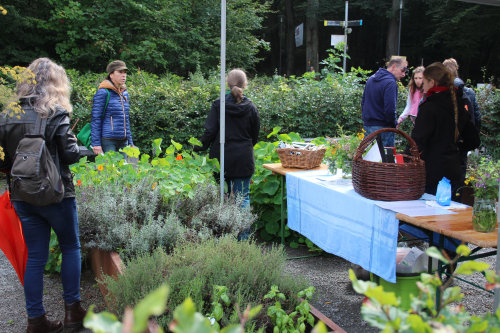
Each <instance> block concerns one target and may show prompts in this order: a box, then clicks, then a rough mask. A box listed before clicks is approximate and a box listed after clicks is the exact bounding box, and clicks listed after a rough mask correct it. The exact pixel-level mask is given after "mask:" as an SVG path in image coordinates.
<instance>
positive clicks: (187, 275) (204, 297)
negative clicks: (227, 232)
mask: <svg viewBox="0 0 500 333" xmlns="http://www.w3.org/2000/svg"><path fill="white" fill-rule="evenodd" d="M285 260H286V258H285V253H284V251H283V250H282V249H281V248H275V247H272V248H263V247H261V246H258V245H257V244H255V243H254V242H252V241H248V242H247V241H245V242H238V241H236V240H235V239H234V238H233V237H223V238H220V239H218V240H216V239H210V240H208V241H205V242H203V243H192V242H187V243H184V244H182V245H180V246H178V247H176V248H175V250H174V252H173V253H172V254H171V255H167V254H166V253H165V252H163V251H162V250H157V251H155V252H154V253H152V254H145V255H141V256H139V257H137V258H135V259H132V260H129V261H128V262H127V264H126V268H125V270H124V273H123V275H122V276H120V277H119V278H118V279H117V280H115V279H113V278H110V277H109V278H106V280H105V282H106V284H107V287H108V288H109V291H110V295H113V297H112V301H113V309H112V310H113V311H114V312H115V313H122V312H123V309H124V308H125V306H126V305H133V304H136V303H137V302H138V301H139V300H140V299H141V298H143V297H144V296H146V295H147V293H149V292H151V291H152V290H154V289H155V288H157V287H158V286H159V285H160V283H161V282H160V281H162V279H163V281H162V282H164V283H166V284H168V285H169V286H170V290H171V292H170V296H169V300H168V309H174V308H175V307H176V306H177V305H179V304H181V303H182V302H183V301H184V299H185V298H187V297H190V298H191V299H193V301H194V303H195V304H196V308H197V309H199V311H200V312H202V313H209V312H210V311H211V308H210V305H211V295H212V293H213V288H214V286H216V285H220V286H226V287H227V288H228V296H229V297H230V299H231V303H232V304H239V305H240V308H244V307H246V305H248V304H251V305H256V304H260V303H261V302H262V300H263V297H264V295H266V294H267V293H268V291H269V290H270V289H271V286H272V285H276V286H278V288H279V290H280V291H281V292H282V293H283V294H285V295H286V299H287V301H286V302H283V307H284V308H286V309H293V308H294V307H295V306H296V305H297V304H298V300H297V298H296V295H297V293H298V292H299V291H300V290H303V289H305V287H306V282H305V280H304V279H303V278H300V277H293V278H292V277H291V276H289V275H285V274H284V273H283V265H284V261H285ZM285 303H286V304H285ZM269 305H270V303H267V304H264V308H267V307H268V306H269ZM263 312H264V313H265V311H263ZM232 315H233V312H231V311H228V312H227V313H225V315H224V318H223V319H222V320H221V324H223V326H226V325H227V324H228V323H229V322H230V321H231V320H230V318H231V317H232ZM171 319H172V313H171V311H170V312H167V316H166V317H163V318H160V319H159V322H160V323H161V324H162V326H165V325H166V324H167V323H168V322H170V320H171ZM259 320H263V319H262V318H260V319H259ZM258 326H259V327H260V325H258Z"/></svg>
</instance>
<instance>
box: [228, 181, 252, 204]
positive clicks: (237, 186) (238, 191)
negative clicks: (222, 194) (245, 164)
mask: <svg viewBox="0 0 500 333" xmlns="http://www.w3.org/2000/svg"><path fill="white" fill-rule="evenodd" d="M250 178H251V177H247V178H227V179H226V181H227V186H228V189H229V192H230V193H231V194H235V195H237V196H239V197H242V198H243V201H242V202H241V207H242V208H246V207H249V206H250Z"/></svg>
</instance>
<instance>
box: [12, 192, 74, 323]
mask: <svg viewBox="0 0 500 333" xmlns="http://www.w3.org/2000/svg"><path fill="white" fill-rule="evenodd" d="M13 204H14V209H15V210H16V213H17V215H18V216H19V219H20V220H21V224H22V228H23V233H24V239H25V241H26V246H27V248H28V261H27V263H26V272H25V273H24V297H25V299H26V311H27V312H28V317H31V318H33V317H39V316H42V315H44V314H45V309H44V308H43V302H42V301H43V271H44V268H45V265H46V263H47V259H48V256H49V241H50V229H51V228H52V229H54V232H55V233H56V235H57V240H58V241H59V247H60V248H61V252H62V263H61V279H62V285H63V299H64V301H65V302H66V303H67V304H71V303H74V302H78V301H80V273H81V268H82V263H81V253H80V240H79V236H78V213H77V210H76V200H75V198H65V199H63V201H61V202H60V203H58V204H53V205H49V206H44V207H37V206H33V205H30V204H28V203H26V202H24V201H13Z"/></svg>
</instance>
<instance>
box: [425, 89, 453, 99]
mask: <svg viewBox="0 0 500 333" xmlns="http://www.w3.org/2000/svg"><path fill="white" fill-rule="evenodd" d="M446 90H450V87H432V88H431V89H429V90H428V91H427V93H426V94H425V97H429V96H430V95H433V94H435V93H439V92H441V91H446Z"/></svg>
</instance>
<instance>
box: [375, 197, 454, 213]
mask: <svg viewBox="0 0 500 333" xmlns="http://www.w3.org/2000/svg"><path fill="white" fill-rule="evenodd" d="M375 204H376V205H377V206H379V207H381V208H384V209H389V210H392V211H394V212H396V213H401V214H405V215H408V216H412V217H416V216H430V215H450V214H456V213H455V212H452V211H449V210H447V209H444V208H442V206H439V207H433V206H429V205H427V204H426V201H425V200H409V201H377V202H376V203H375Z"/></svg>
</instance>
